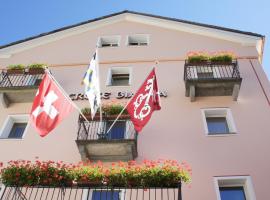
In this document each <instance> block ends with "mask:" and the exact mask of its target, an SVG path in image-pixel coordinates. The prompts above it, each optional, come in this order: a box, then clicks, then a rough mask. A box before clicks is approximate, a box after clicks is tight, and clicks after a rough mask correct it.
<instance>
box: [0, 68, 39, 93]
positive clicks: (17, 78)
mask: <svg viewBox="0 0 270 200" xmlns="http://www.w3.org/2000/svg"><path fill="white" fill-rule="evenodd" d="M43 75H44V74H29V73H23V74H9V73H7V72H5V71H2V72H1V73H0V88H7V89H8V88H9V89H12V88H36V87H38V86H39V84H40V82H41V80H42V78H43Z"/></svg>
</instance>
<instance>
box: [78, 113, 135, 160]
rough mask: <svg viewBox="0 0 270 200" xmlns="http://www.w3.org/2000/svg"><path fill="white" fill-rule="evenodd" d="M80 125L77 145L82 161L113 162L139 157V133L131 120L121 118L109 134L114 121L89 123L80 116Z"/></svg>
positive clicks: (104, 119)
mask: <svg viewBox="0 0 270 200" xmlns="http://www.w3.org/2000/svg"><path fill="white" fill-rule="evenodd" d="M78 123H79V127H78V135H77V140H76V143H77V146H78V148H79V152H80V154H81V157H82V160H87V159H89V160H91V161H98V160H101V161H105V162H113V161H120V160H121V161H129V160H134V159H135V158H136V157H137V132H136V131H135V129H134V126H133V123H132V122H131V121H130V120H129V119H126V118H122V119H121V118H120V119H119V120H118V121H117V122H116V123H115V125H114V126H113V128H112V129H111V130H110V131H109V132H108V129H109V128H110V126H111V124H112V123H113V120H112V119H109V118H106V117H104V118H103V121H102V122H100V121H99V120H98V119H96V120H95V119H94V120H93V121H89V122H87V121H85V120H84V119H83V118H82V117H81V116H80V117H79V120H78Z"/></svg>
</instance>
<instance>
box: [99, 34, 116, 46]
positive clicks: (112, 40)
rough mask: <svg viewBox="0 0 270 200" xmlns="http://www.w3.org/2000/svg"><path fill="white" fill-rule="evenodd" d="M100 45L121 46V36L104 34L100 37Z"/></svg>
mask: <svg viewBox="0 0 270 200" xmlns="http://www.w3.org/2000/svg"><path fill="white" fill-rule="evenodd" d="M98 46H99V47H119V46H120V36H103V37H100V38H99V41H98Z"/></svg>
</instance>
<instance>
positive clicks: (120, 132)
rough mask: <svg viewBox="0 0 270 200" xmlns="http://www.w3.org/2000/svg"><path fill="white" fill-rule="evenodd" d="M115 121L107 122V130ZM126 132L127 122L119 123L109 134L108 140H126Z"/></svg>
mask: <svg viewBox="0 0 270 200" xmlns="http://www.w3.org/2000/svg"><path fill="white" fill-rule="evenodd" d="M112 123H113V121H108V122H107V130H109V128H110V127H111V125H112ZM125 132H126V121H123V120H121V121H117V122H116V123H115V124H114V125H113V127H112V129H111V130H110V131H109V132H108V139H124V138H125Z"/></svg>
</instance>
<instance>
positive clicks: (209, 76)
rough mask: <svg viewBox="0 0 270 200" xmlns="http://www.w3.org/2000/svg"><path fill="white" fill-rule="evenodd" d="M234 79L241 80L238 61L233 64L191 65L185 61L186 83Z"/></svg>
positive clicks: (209, 63) (208, 63) (207, 63)
mask: <svg viewBox="0 0 270 200" xmlns="http://www.w3.org/2000/svg"><path fill="white" fill-rule="evenodd" d="M232 79H241V77H240V72H239V68H238V64H237V61H236V60H234V61H233V62H231V63H211V62H205V63H189V62H188V61H185V72H184V80H185V81H186V80H188V81H192V80H232Z"/></svg>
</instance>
